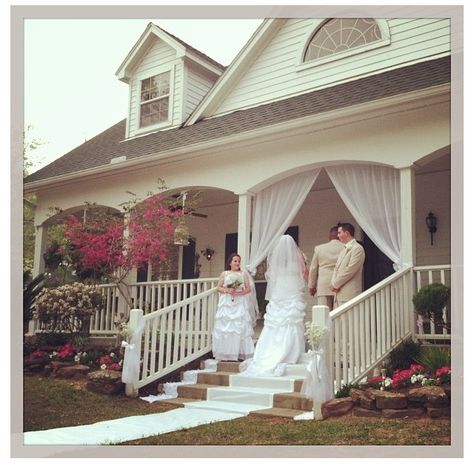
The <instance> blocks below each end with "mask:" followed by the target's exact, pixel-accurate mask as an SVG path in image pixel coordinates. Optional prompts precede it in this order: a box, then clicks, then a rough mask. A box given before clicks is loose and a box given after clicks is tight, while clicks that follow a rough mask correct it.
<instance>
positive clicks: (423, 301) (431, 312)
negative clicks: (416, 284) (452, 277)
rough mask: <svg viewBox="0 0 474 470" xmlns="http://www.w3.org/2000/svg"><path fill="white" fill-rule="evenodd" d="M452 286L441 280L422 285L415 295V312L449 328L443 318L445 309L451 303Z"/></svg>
mask: <svg viewBox="0 0 474 470" xmlns="http://www.w3.org/2000/svg"><path fill="white" fill-rule="evenodd" d="M449 297H450V288H449V287H448V286H445V285H444V284H441V283H439V282H434V283H433V284H428V285H426V286H424V287H422V288H421V289H420V290H419V291H418V292H417V293H416V294H415V295H414V296H413V305H414V307H415V312H416V313H418V314H419V315H421V316H422V317H424V318H426V319H427V320H429V321H431V322H433V323H434V324H435V325H442V326H443V327H445V328H448V325H446V323H445V322H444V320H443V311H444V309H445V308H446V307H447V305H448V303H449Z"/></svg>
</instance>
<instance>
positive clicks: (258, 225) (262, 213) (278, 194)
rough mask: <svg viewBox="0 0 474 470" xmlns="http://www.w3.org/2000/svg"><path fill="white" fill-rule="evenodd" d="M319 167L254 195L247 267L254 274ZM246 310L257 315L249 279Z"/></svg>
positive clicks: (252, 285)
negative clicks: (249, 288) (249, 289)
mask: <svg viewBox="0 0 474 470" xmlns="http://www.w3.org/2000/svg"><path fill="white" fill-rule="evenodd" d="M320 171H321V170H320V169H317V170H315V171H311V172H308V173H302V174H298V175H295V176H290V177H289V178H286V179H284V180H282V181H279V182H278V183H275V184H272V185H271V186H269V187H268V188H265V189H263V190H262V191H260V192H258V193H257V194H256V195H255V199H254V210H253V218H252V243H251V245H250V256H249V262H248V264H247V266H246V268H247V270H248V271H249V273H250V274H251V275H252V276H254V275H255V273H256V271H257V266H258V265H259V264H260V263H261V262H262V261H263V260H264V259H265V258H266V256H267V254H268V253H269V251H270V249H271V248H272V245H273V244H274V243H275V242H276V240H278V237H279V236H281V235H283V234H284V233H285V231H286V229H287V228H288V226H289V225H290V223H291V221H292V220H293V219H294V218H295V216H296V214H297V213H298V211H299V210H300V208H301V206H302V205H303V202H304V200H305V199H306V197H307V195H308V193H309V191H310V189H311V187H312V186H313V184H314V182H315V181H316V178H317V177H318V175H319V173H320ZM248 302H249V305H248V307H249V311H250V314H251V316H252V318H254V319H255V318H257V317H258V314H259V311H258V303H257V296H256V292H255V284H254V282H253V278H251V292H250V294H249V296H248Z"/></svg>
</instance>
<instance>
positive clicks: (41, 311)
mask: <svg viewBox="0 0 474 470" xmlns="http://www.w3.org/2000/svg"><path fill="white" fill-rule="evenodd" d="M102 303H103V295H102V293H101V291H100V289H98V288H97V287H95V286H91V285H85V284H81V283H79V282H75V283H74V284H66V285H64V286H60V287H57V288H45V289H44V290H43V292H42V294H41V296H40V297H39V298H38V299H37V300H36V310H35V318H37V319H39V320H40V321H42V322H44V323H45V325H46V326H47V328H48V330H49V331H67V332H69V333H71V334H73V335H78V334H81V333H85V332H87V331H88V321H89V318H90V316H91V315H93V314H94V313H95V312H96V310H97V309H99V308H100V307H101V306H102Z"/></svg>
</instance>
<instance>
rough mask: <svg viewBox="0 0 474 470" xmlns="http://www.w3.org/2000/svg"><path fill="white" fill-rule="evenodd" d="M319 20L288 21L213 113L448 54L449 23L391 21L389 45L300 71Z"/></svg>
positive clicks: (416, 20)
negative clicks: (302, 58)
mask: <svg viewBox="0 0 474 470" xmlns="http://www.w3.org/2000/svg"><path fill="white" fill-rule="evenodd" d="M319 21H320V20H315V19H289V20H288V21H287V22H286V23H285V24H284V25H283V26H282V28H281V30H280V31H279V32H278V33H277V34H276V36H275V37H274V39H273V40H272V41H271V42H270V44H269V45H268V46H267V47H266V48H265V49H263V50H262V52H261V53H260V55H259V56H258V58H257V59H256V60H255V61H254V63H253V64H252V65H251V66H250V68H249V69H248V70H247V72H246V73H245V74H244V75H243V77H242V78H241V79H240V80H239V82H238V83H237V84H236V86H235V87H234V88H233V89H232V91H231V92H230V93H229V95H228V96H227V97H226V98H225V99H224V100H223V101H222V103H221V104H220V105H219V106H218V107H217V108H216V109H215V110H214V112H213V113H212V114H214V115H215V114H224V113H228V112H230V111H233V110H236V109H239V108H247V107H252V106H255V105H258V104H262V103H266V102H271V101H275V100H278V99H282V98H286V97H288V96H292V95H297V94H301V93H305V92H308V91H310V90H315V89H318V88H324V87H327V86H331V85H334V84H336V83H340V82H343V81H349V80H351V79H354V78H356V77H362V76H367V75H372V74H375V73H380V72H381V71H383V70H385V69H390V68H397V67H401V66H403V65H406V64H408V63H415V62H419V61H423V60H425V59H428V58H430V59H432V58H435V57H438V56H442V55H446V54H448V53H449V51H450V20H449V19H444V18H421V19H413V18H403V19H389V20H388V26H389V30H390V37H391V44H390V45H386V46H382V47H380V48H375V49H372V50H369V51H366V52H361V53H359V54H355V55H353V56H349V57H345V58H340V59H338V60H334V61H330V62H327V63H321V64H319V65H316V66H314V67H309V68H305V69H303V70H301V69H300V70H298V66H299V65H300V64H301V62H300V61H301V57H302V53H303V48H304V46H305V44H306V43H307V41H308V39H309V38H310V37H311V35H312V34H313V31H314V29H315V26H316V25H317V24H318V23H319Z"/></svg>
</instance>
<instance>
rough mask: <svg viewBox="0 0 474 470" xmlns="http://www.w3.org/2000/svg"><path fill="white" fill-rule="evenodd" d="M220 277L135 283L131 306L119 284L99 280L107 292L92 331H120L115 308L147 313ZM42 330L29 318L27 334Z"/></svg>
mask: <svg viewBox="0 0 474 470" xmlns="http://www.w3.org/2000/svg"><path fill="white" fill-rule="evenodd" d="M217 281H218V279H217V278H205V279H183V280H171V281H152V282H136V283H132V284H130V285H129V286H128V289H127V290H128V295H129V296H130V302H131V304H132V306H131V307H130V306H129V304H128V303H127V301H126V299H125V297H124V295H122V293H121V291H120V290H119V288H118V286H117V285H116V284H100V285H99V286H98V287H100V289H101V292H102V294H103V295H104V305H103V307H102V308H101V310H100V311H98V312H97V313H96V314H94V315H93V316H92V317H91V319H90V334H91V335H92V336H113V335H115V334H116V333H117V328H116V326H115V325H114V313H115V312H123V313H128V312H129V311H130V309H132V308H139V309H141V310H143V311H144V312H145V314H146V313H149V312H152V311H156V310H158V309H160V308H165V307H168V306H169V305H172V304H174V303H176V302H179V301H181V300H182V299H186V298H188V297H191V296H193V295H196V294H199V293H201V292H203V291H205V290H208V289H209V288H210V287H212V286H215V285H217ZM124 289H126V288H125V287H122V291H123V290H124ZM40 331H42V325H41V324H40V322H39V321H38V320H32V321H30V324H29V329H28V334H29V335H33V334H35V333H38V332H40Z"/></svg>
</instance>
